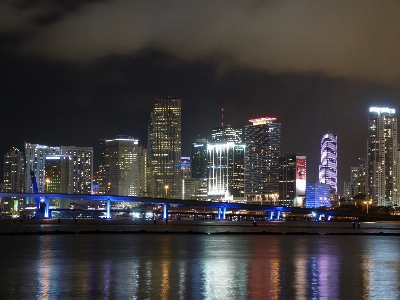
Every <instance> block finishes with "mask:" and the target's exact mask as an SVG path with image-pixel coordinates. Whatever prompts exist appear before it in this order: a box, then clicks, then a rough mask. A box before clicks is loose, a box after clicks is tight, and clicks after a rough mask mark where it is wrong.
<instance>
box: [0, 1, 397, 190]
mask: <svg viewBox="0 0 400 300" xmlns="http://www.w3.org/2000/svg"><path fill="white" fill-rule="evenodd" d="M398 8H399V7H398V2H396V1H388V2H385V5H381V3H378V2H368V3H364V2H360V1H356V0H350V1H346V2H338V3H336V2H335V5H332V3H331V2H329V1H328V2H325V1H321V2H318V3H317V4H316V5H310V3H308V2H307V1H306V2H298V1H288V2H284V3H282V2H273V3H266V2H253V1H250V2H241V1H226V0H222V1H218V2H217V3H215V2H214V1H201V2H188V3H186V4H185V5H176V4H175V3H174V2H170V1H165V2H164V1H163V2H162V3H155V2H152V1H143V0H139V1H101V2H99V1H89V2H79V1H78V2H73V3H70V4H69V5H66V4H65V3H64V2H59V1H51V2H46V1H45V2H43V1H28V2H20V1H18V2H15V1H12V0H4V1H3V2H2V10H1V12H0V16H1V18H0V20H1V21H0V22H1V24H2V25H3V26H0V39H1V43H0V53H1V60H0V67H1V70H2V72H1V75H0V78H1V79H0V90H1V97H2V101H1V102H2V109H1V112H0V114H1V115H0V128H1V129H2V130H1V131H0V141H1V143H0V153H1V154H2V155H4V153H6V152H7V151H8V150H9V149H10V148H11V147H13V146H15V147H18V148H19V149H22V148H23V145H24V141H34V142H36V143H39V144H44V145H79V146H92V147H94V152H95V153H97V151H98V145H97V144H98V140H99V139H102V138H105V137H114V136H117V135H129V136H132V137H135V138H137V139H138V140H139V144H141V145H142V146H146V141H147V125H148V115H149V112H150V111H151V110H152V105H153V100H154V99H155V98H162V97H166V96H168V95H171V97H179V98H181V99H183V104H182V154H183V155H184V156H188V155H189V152H190V143H191V141H192V140H193V139H196V138H210V129H211V128H215V127H216V126H218V125H219V124H221V108H222V107H223V108H224V110H223V115H224V120H223V122H224V124H231V125H232V127H236V126H241V127H242V128H244V126H246V125H247V124H248V121H249V120H251V119H254V117H255V116H275V117H276V118H277V120H279V122H280V123H281V124H282V145H281V151H282V154H285V153H292V152H298V153H302V154H304V155H305V156H307V158H308V159H307V163H308V169H309V172H308V178H309V179H310V180H317V179H318V165H319V155H320V154H319V149H318V148H319V147H318V144H319V139H320V136H321V134H322V133H323V132H327V131H331V132H335V133H338V134H339V135H340V144H339V148H340V149H339V153H340V154H339V158H338V189H339V191H340V192H341V191H342V188H343V187H342V184H341V183H343V182H344V181H347V180H348V179H349V177H350V173H349V171H348V170H349V168H350V167H351V166H355V165H357V159H358V158H359V157H361V156H364V155H365V149H362V148H361V147H355V146H354V145H361V144H365V141H366V139H367V138H368V136H367V135H368V133H367V130H366V129H365V126H364V120H365V119H366V118H367V117H368V108H369V107H388V108H391V109H396V110H397V109H398V103H399V99H400V88H399V86H400V85H399V83H400V68H398V58H397V55H396V53H398V52H399V51H400V42H399V40H400V27H399V26H398V24H400V10H399V9H398ZM104 16H107V22H103V20H104ZM382 16H387V17H382ZM237 20H241V22H238V21H237ZM288 20H291V21H290V22H288ZM241 23H242V24H246V26H241V25H240V24H241ZM382 32H384V33H388V34H380V33H382ZM389 33H390V34H389ZM355 36H357V38H356V39H355V38H354V37H355ZM288 58H290V59H288ZM0 167H1V166H0Z"/></svg>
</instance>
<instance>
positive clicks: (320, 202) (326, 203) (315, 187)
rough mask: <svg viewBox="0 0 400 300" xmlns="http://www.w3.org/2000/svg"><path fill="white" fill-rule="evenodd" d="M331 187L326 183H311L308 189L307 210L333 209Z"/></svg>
mask: <svg viewBox="0 0 400 300" xmlns="http://www.w3.org/2000/svg"><path fill="white" fill-rule="evenodd" d="M330 190H331V186H330V185H329V184H325V183H320V182H317V183H310V184H307V187H306V208H320V207H331V201H330Z"/></svg>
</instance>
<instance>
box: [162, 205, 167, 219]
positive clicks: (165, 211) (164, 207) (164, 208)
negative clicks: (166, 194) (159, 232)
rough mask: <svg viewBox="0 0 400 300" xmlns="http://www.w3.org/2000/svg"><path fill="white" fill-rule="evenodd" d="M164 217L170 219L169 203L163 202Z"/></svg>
mask: <svg viewBox="0 0 400 300" xmlns="http://www.w3.org/2000/svg"><path fill="white" fill-rule="evenodd" d="M163 219H164V220H168V203H164V204H163Z"/></svg>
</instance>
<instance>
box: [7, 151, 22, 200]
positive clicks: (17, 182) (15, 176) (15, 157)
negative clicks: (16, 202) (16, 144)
mask: <svg viewBox="0 0 400 300" xmlns="http://www.w3.org/2000/svg"><path fill="white" fill-rule="evenodd" d="M3 167H4V172H3V175H4V176H3V178H4V180H3V189H4V191H5V192H17V193H23V192H25V154H24V152H23V151H20V150H19V149H18V148H13V149H11V150H10V151H9V152H7V153H6V154H5V155H4V165H3Z"/></svg>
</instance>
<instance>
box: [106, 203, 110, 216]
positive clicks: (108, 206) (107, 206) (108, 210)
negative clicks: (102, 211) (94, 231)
mask: <svg viewBox="0 0 400 300" xmlns="http://www.w3.org/2000/svg"><path fill="white" fill-rule="evenodd" d="M106 209H107V212H106V215H107V219H111V200H110V199H107V203H106Z"/></svg>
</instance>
